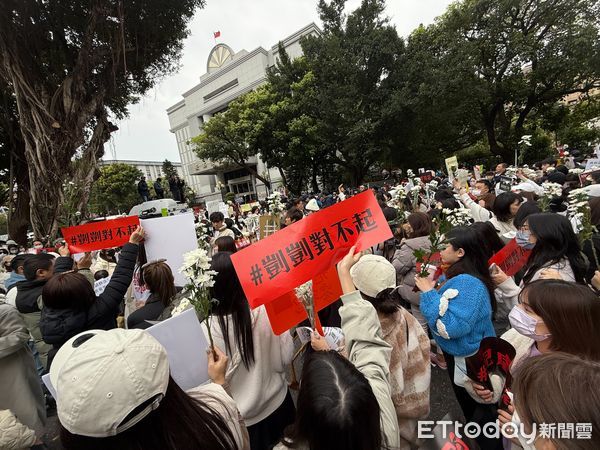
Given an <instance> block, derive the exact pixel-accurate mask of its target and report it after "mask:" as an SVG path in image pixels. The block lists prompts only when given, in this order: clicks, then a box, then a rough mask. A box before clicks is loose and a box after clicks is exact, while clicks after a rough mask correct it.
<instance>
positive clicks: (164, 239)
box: [140, 213, 198, 286]
mask: <svg viewBox="0 0 600 450" xmlns="http://www.w3.org/2000/svg"><path fill="white" fill-rule="evenodd" d="M140 223H141V225H142V227H144V230H145V231H146V239H145V241H144V247H145V248H146V256H147V259H148V261H152V260H156V259H161V258H165V259H166V260H167V261H166V263H167V264H168V265H169V267H170V268H171V271H172V272H173V276H174V277H175V285H176V286H185V284H186V283H187V280H186V278H185V277H184V276H183V275H182V274H181V273H179V268H180V267H181V266H182V265H183V255H184V253H187V252H191V251H192V250H196V249H197V248H198V241H197V239H196V229H195V227H194V214H193V213H186V214H177V215H175V216H167V217H157V218H155V219H145V220H140Z"/></svg>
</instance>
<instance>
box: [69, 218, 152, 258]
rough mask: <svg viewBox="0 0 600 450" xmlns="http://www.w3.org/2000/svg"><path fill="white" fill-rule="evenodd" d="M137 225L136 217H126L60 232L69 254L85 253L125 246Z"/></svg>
mask: <svg viewBox="0 0 600 450" xmlns="http://www.w3.org/2000/svg"><path fill="white" fill-rule="evenodd" d="M139 223H140V219H139V217H138V216H128V217H120V218H118V219H112V220H103V221H101V222H90V223H86V224H85V225H78V226H76V227H68V228H61V232H62V235H63V237H64V239H65V242H66V243H67V245H68V246H69V250H70V251H71V254H73V253H85V252H91V251H92V250H102V249H104V248H112V247H120V246H121V245H125V244H126V243H127V242H129V237H130V236H131V234H132V233H133V232H134V231H135V229H136V228H137V226H138V225H139Z"/></svg>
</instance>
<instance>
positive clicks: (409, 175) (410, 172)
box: [406, 169, 415, 178]
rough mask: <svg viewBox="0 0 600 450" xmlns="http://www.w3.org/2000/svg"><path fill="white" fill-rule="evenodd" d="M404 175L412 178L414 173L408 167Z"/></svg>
mask: <svg viewBox="0 0 600 450" xmlns="http://www.w3.org/2000/svg"><path fill="white" fill-rule="evenodd" d="M406 177H407V178H414V177H415V173H414V172H413V171H412V169H408V170H407V171H406Z"/></svg>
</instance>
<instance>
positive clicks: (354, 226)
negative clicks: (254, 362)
mask: <svg viewBox="0 0 600 450" xmlns="http://www.w3.org/2000/svg"><path fill="white" fill-rule="evenodd" d="M391 236H392V231H391V230H390V227H389V226H388V224H387V221H386V220H385V217H384V216H383V212H382V211H381V208H380V207H379V205H378V204H377V200H376V199H375V195H374V194H373V191H371V190H370V189H369V190H368V191H365V192H363V193H362V194H359V195H356V196H354V197H352V198H350V199H348V200H345V201H343V202H341V203H338V204H337V205H334V206H331V207H329V208H326V209H324V210H321V211H319V212H317V213H315V214H311V215H310V216H308V217H307V218H305V219H302V220H300V221H299V222H296V223H294V224H293V225H290V226H289V227H286V228H284V229H283V230H281V231H278V232H276V233H274V234H272V235H271V236H269V237H267V238H265V239H262V240H260V241H259V242H257V243H256V244H253V245H251V246H249V247H246V248H245V249H243V250H242V251H239V252H237V253H234V254H233V255H232V256H231V260H232V262H233V265H234V267H235V270H236V272H237V275H238V278H239V279H240V282H241V283H242V287H243V288H244V292H245V294H246V298H247V299H248V303H249V304H250V306H251V307H252V308H256V307H257V306H259V305H262V304H265V303H268V302H270V301H273V300H275V299H276V298H278V297H280V296H282V295H284V294H286V293H287V292H289V291H290V290H291V289H294V288H295V287H297V286H300V285H301V284H302V283H305V282H307V281H308V280H311V279H313V278H314V277H315V276H316V275H318V274H320V273H323V272H325V271H326V270H327V269H329V268H330V267H332V266H334V265H335V264H337V262H338V261H339V260H341V259H342V258H343V257H344V256H345V255H346V253H347V252H348V250H349V249H350V247H352V246H353V245H356V251H361V250H364V249H365V248H368V247H370V246H372V245H375V244H377V243H379V242H383V241H385V240H386V239H389V238H390V237H391Z"/></svg>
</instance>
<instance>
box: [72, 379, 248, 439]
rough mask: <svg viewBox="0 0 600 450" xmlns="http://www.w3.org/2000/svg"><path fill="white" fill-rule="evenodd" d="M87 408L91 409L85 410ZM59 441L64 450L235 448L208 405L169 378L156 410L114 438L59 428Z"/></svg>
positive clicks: (214, 411) (218, 415)
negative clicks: (90, 435)
mask: <svg viewBox="0 0 600 450" xmlns="http://www.w3.org/2000/svg"><path fill="white" fill-rule="evenodd" d="M153 400H154V398H152V399H150V400H148V401H146V402H144V403H142V404H141V405H139V406H138V407H137V408H135V409H134V410H133V411H132V412H131V413H130V414H129V415H128V416H127V417H126V418H125V419H124V420H123V423H125V422H127V420H128V419H129V418H131V417H134V416H135V415H136V414H139V413H140V412H141V411H142V410H143V409H145V408H146V407H147V406H148V405H149V404H150V403H152V401H153ZM91 407H93V405H88V406H87V408H91ZM60 440H61V443H62V445H63V448H65V450H104V449H107V448H111V449H119V450H138V449H142V448H143V449H144V450H178V449H181V448H207V449H211V450H212V449H214V450H217V449H223V450H234V449H236V448H237V446H236V443H235V438H234V436H233V434H232V433H231V430H230V429H229V427H228V426H227V423H226V421H225V420H224V418H223V417H221V415H220V414H219V413H218V412H217V411H216V410H214V409H213V408H212V407H210V406H209V405H208V404H206V403H204V402H202V401H200V400H198V399H195V398H192V397H190V396H189V395H188V394H186V393H185V392H184V391H183V390H182V389H181V388H180V387H179V386H178V385H177V383H175V381H173V379H172V378H171V377H170V376H169V385H168V387H167V392H166V393H165V397H164V398H163V399H162V401H161V402H160V405H159V407H158V408H157V409H155V410H154V411H152V412H151V413H150V414H148V415H147V416H146V417H144V418H143V419H142V420H141V421H140V422H139V423H137V424H136V425H134V426H133V427H131V428H130V429H128V430H125V431H123V432H122V433H119V434H117V435H115V436H110V437H105V438H95V437H88V436H81V435H77V434H72V433H70V432H69V431H68V430H67V429H65V428H64V427H62V426H61V429H60Z"/></svg>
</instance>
